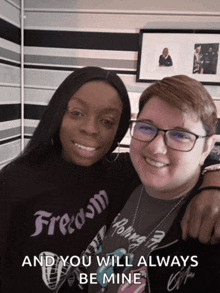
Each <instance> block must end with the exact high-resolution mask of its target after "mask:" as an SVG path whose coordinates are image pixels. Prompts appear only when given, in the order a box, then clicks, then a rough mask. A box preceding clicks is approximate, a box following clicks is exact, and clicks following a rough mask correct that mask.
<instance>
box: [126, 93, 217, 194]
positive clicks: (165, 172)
mask: <svg viewBox="0 0 220 293" xmlns="http://www.w3.org/2000/svg"><path fill="white" fill-rule="evenodd" d="M138 120H144V121H146V122H149V123H152V124H153V125H155V126H156V127H158V128H161V129H181V130H186V131H190V132H193V133H195V134H197V135H201V136H204V135H206V132H205V129H204V127H203V124H202V122H201V121H200V120H196V118H195V115H193V113H191V115H190V114H187V115H186V114H185V115H184V116H183V114H182V113H181V111H180V110H178V109H176V108H174V107H172V106H171V105H169V104H168V103H166V102H165V101H163V100H162V99H160V98H159V97H156V96H153V97H152V98H151V99H150V100H149V101H148V102H147V103H146V104H145V106H144V107H143V109H142V111H141V113H140V115H139V116H138ZM213 144H214V139H213V138H209V139H208V140H207V143H205V139H204V138H199V139H198V140H197V141H196V143H195V146H194V148H193V149H192V150H191V151H189V152H180V151H176V150H173V149H170V148H168V147H167V146H166V144H165V142H164V132H162V131H160V132H159V133H158V135H157V136H156V137H155V138H154V139H153V140H152V141H151V142H141V141H137V140H135V139H132V140H131V145H130V156H131V160H132V163H133V165H134V167H135V169H136V171H137V173H138V175H139V177H140V179H141V181H142V183H143V184H144V185H145V187H146V190H147V191H148V192H149V194H150V195H152V196H154V197H158V198H164V199H171V198H175V197H180V196H182V195H183V194H185V193H186V192H188V191H189V190H191V189H192V188H193V186H194V185H195V184H196V182H197V180H198V178H199V175H200V166H201V165H203V162H204V160H205V158H206V156H207V155H208V154H209V152H210V150H211V148H212V146H213Z"/></svg>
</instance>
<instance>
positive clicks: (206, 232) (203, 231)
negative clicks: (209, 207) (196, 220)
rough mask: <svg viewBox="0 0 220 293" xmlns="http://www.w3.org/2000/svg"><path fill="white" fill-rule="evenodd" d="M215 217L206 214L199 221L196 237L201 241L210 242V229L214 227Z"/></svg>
mask: <svg viewBox="0 0 220 293" xmlns="http://www.w3.org/2000/svg"><path fill="white" fill-rule="evenodd" d="M215 223H216V217H215V216H210V214H208V213H207V214H206V215H205V216H204V217H203V218H202V221H201V224H200V229H199V234H198V239H199V241H200V242H202V243H206V244H207V243H210V241H211V237H212V231H213V228H214V227H215Z"/></svg>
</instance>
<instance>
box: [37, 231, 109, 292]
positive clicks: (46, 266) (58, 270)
mask: <svg viewBox="0 0 220 293" xmlns="http://www.w3.org/2000/svg"><path fill="white" fill-rule="evenodd" d="M105 233H106V226H103V227H102V228H101V229H100V231H99V232H98V234H97V235H96V236H95V238H94V239H93V240H92V242H91V243H90V244H89V246H88V247H87V249H86V250H85V251H83V252H82V255H81V256H80V257H79V259H80V260H82V259H83V258H84V259H88V258H89V257H92V256H93V255H94V254H95V253H96V252H97V250H98V247H99V246H100V245H101V243H102V241H103V239H104V236H105ZM39 257H40V258H41V257H42V258H43V259H44V263H43V266H42V279H43V281H44V283H45V285H46V286H47V287H48V288H49V289H50V290H54V293H57V292H58V291H59V289H60V287H61V286H62V284H63V283H64V282H65V281H66V280H67V281H68V284H69V287H71V286H72V285H73V283H74V282H75V281H76V280H77V281H78V285H79V287H81V288H83V287H82V285H80V284H79V275H80V273H84V272H86V270H87V268H86V267H85V266H83V264H82V263H83V262H82V261H80V265H79V266H76V267H75V266H74V267H73V266H72V265H71V264H70V263H69V262H68V261H65V260H64V259H63V258H62V256H58V255H56V254H54V253H52V252H47V251H44V252H42V253H41V254H40V256H39ZM48 258H51V260H53V262H54V264H53V265H52V266H51V264H50V263H48V262H47V261H46V260H47V259H48Z"/></svg>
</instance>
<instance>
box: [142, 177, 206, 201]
mask: <svg viewBox="0 0 220 293" xmlns="http://www.w3.org/2000/svg"><path fill="white" fill-rule="evenodd" d="M199 176H200V173H197V174H196V175H195V176H193V177H192V178H191V179H190V180H188V181H187V182H182V184H181V185H176V186H174V187H172V188H169V186H168V187H163V188H155V187H152V186H145V190H146V192H147V193H148V194H149V195H150V196H152V197H155V198H159V199H165V200H170V199H175V198H180V197H182V196H184V195H185V194H187V193H189V192H190V191H191V190H192V189H193V187H195V185H196V183H197V182H198V180H199Z"/></svg>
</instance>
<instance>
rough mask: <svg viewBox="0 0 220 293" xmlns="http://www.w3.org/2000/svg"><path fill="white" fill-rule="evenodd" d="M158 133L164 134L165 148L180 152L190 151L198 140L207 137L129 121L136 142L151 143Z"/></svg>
mask: <svg viewBox="0 0 220 293" xmlns="http://www.w3.org/2000/svg"><path fill="white" fill-rule="evenodd" d="M159 131H163V132H164V134H165V135H164V142H165V144H166V146H168V147H169V148H170V149H173V150H176V151H180V152H189V151H191V150H192V149H193V147H194V145H195V143H196V141H197V139H198V138H205V137H207V135H205V136H201V135H197V134H195V133H192V132H189V131H183V130H178V129H161V128H158V127H156V126H154V125H153V124H149V123H147V122H144V121H137V120H130V134H131V137H132V138H134V139H136V140H139V141H143V142H151V141H152V140H153V139H154V138H155V137H156V136H157V135H158V133H159Z"/></svg>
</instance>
